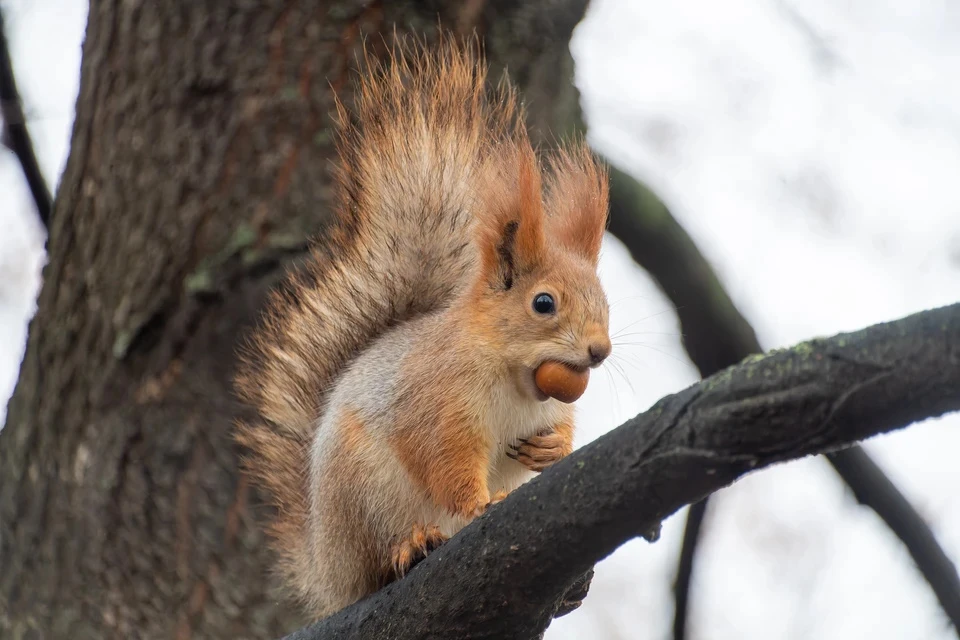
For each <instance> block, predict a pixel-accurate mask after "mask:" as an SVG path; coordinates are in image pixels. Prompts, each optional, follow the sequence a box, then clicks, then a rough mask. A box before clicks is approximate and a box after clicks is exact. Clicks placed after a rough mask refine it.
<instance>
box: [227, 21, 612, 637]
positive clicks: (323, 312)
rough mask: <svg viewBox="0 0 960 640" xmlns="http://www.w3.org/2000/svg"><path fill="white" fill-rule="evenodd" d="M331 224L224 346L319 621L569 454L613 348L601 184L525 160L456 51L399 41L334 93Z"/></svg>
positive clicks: (579, 147) (544, 161) (254, 459)
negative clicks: (240, 335) (231, 348)
mask: <svg viewBox="0 0 960 640" xmlns="http://www.w3.org/2000/svg"><path fill="white" fill-rule="evenodd" d="M337 115H338V117H337V128H336V133H337V151H338V154H339V165H338V168H337V174H336V175H337V184H338V200H337V203H336V208H335V216H334V222H333V223H332V226H331V228H330V229H329V230H328V232H327V233H326V234H324V236H323V237H322V238H321V239H320V240H318V241H317V244H316V246H315V247H314V248H313V250H312V253H311V257H310V259H309V260H308V262H307V264H306V266H305V268H303V269H301V270H300V271H298V272H295V273H292V274H290V275H289V276H288V277H287V280H286V282H285V283H284V285H283V286H281V287H279V288H278V289H277V290H276V291H275V292H273V293H272V296H271V298H270V300H269V303H268V305H267V309H266V312H265V314H264V316H263V318H262V320H261V322H260V323H259V325H258V327H257V328H256V329H255V330H254V332H253V333H252V335H251V336H250V339H249V340H248V341H247V342H246V344H245V345H244V347H243V349H242V351H241V358H240V370H239V373H238V374H237V377H236V387H237V390H238V393H239V395H240V397H241V399H242V400H243V401H244V402H246V403H247V404H249V405H252V406H253V407H255V408H256V409H257V411H258V414H259V416H258V419H257V420H255V421H248V422H244V423H241V424H239V425H238V431H237V439H238V441H239V443H240V444H241V445H243V446H244V447H245V448H246V449H247V453H246V455H245V460H244V469H245V471H246V472H247V473H249V474H250V476H251V477H252V478H253V479H254V480H255V481H257V482H259V483H261V484H262V485H263V486H264V487H265V488H266V489H267V490H268V493H269V494H270V495H271V497H272V500H273V502H274V504H275V506H276V517H275V519H274V521H273V522H272V524H271V527H270V533H271V534H272V539H273V542H274V546H275V548H276V551H277V552H278V555H279V562H278V570H279V572H280V574H281V577H282V579H283V581H284V582H285V584H286V585H287V587H289V591H290V592H291V595H292V596H293V597H294V598H296V599H297V600H299V601H300V603H301V604H302V605H303V606H304V608H305V609H306V611H307V612H308V613H310V614H311V615H312V616H314V617H315V618H322V617H325V616H327V615H329V614H332V613H334V612H336V611H337V610H339V609H341V608H343V607H345V606H347V605H349V604H351V603H353V602H355V601H357V600H359V599H361V598H363V597H364V596H366V595H368V594H370V593H372V592H374V591H376V590H378V589H379V588H381V587H382V586H384V585H385V584H387V583H389V582H391V581H392V580H396V579H398V578H400V577H402V576H403V575H404V574H405V573H406V572H407V571H408V570H409V569H410V568H411V567H412V566H413V565H414V564H415V563H416V562H418V561H419V560H421V559H423V558H424V557H425V556H426V554H428V553H429V552H430V551H432V550H433V549H435V548H436V547H438V546H439V545H440V544H442V543H443V542H444V541H445V540H446V539H448V538H449V537H450V536H453V535H454V534H456V533H457V531H459V530H460V529H461V528H462V527H464V526H465V525H466V524H468V523H469V522H470V521H471V520H472V519H474V518H475V517H477V516H478V515H480V514H482V513H483V512H484V511H485V509H486V508H487V507H488V506H489V505H490V504H492V503H494V502H496V501H498V500H500V499H502V498H503V497H505V496H506V495H507V494H508V493H509V492H511V491H513V490H514V489H516V488H517V487H518V486H520V485H521V484H522V483H524V482H525V481H527V480H528V479H529V478H531V477H532V476H533V474H534V473H537V472H540V471H542V470H544V469H545V468H547V467H548V466H549V465H551V464H552V463H554V462H556V461H557V460H559V459H561V458H563V457H564V456H566V455H568V454H569V453H570V452H571V451H572V449H573V434H574V408H573V405H572V404H571V403H572V402H573V401H574V400H575V399H576V398H577V397H579V396H580V394H582V393H583V390H584V387H585V386H586V381H587V376H588V373H589V371H590V369H592V368H595V367H597V366H599V365H600V364H601V363H602V362H603V361H604V360H605V359H606V358H607V356H609V354H610V351H611V343H610V337H609V322H608V315H609V307H608V303H607V298H606V295H605V293H604V290H603V288H602V286H601V283H600V280H599V278H598V276H597V263H598V260H599V252H600V245H601V240H602V237H603V233H604V230H605V227H606V221H607V208H608V178H607V172H606V169H605V168H603V167H602V165H601V164H600V163H599V162H597V161H596V160H595V159H594V157H593V155H592V154H591V153H590V151H589V150H588V148H587V146H586V144H585V143H584V142H583V141H576V142H571V143H567V144H565V145H562V146H561V147H560V148H559V149H557V150H555V151H553V152H551V153H550V154H548V155H547V156H546V157H542V158H541V157H539V156H538V154H537V153H536V152H535V151H534V148H533V146H532V144H531V142H530V139H529V136H528V134H527V131H526V129H525V126H524V123H523V112H522V108H521V105H520V103H519V100H518V98H517V94H516V92H515V90H514V88H513V87H512V86H511V85H510V83H509V82H508V81H506V80H504V81H502V82H500V83H499V84H498V85H496V86H492V85H491V86H488V83H487V67H486V64H485V62H484V61H483V59H482V57H481V56H480V55H478V54H476V53H475V51H474V49H473V48H472V47H470V46H466V45H462V44H458V43H456V42H454V41H453V40H452V39H444V40H442V41H441V42H440V44H439V45H435V46H433V47H428V46H426V45H411V44H406V45H402V46H400V47H399V48H398V49H396V50H395V51H394V52H393V55H392V56H391V57H390V58H389V59H388V60H387V61H386V62H375V61H374V62H370V63H369V65H368V68H367V69H366V71H365V72H364V73H363V74H362V77H361V79H360V81H359V83H358V87H357V89H356V93H355V104H354V106H353V109H351V110H348V109H347V108H346V107H344V106H343V105H342V104H341V103H340V102H339V101H338V102H337Z"/></svg>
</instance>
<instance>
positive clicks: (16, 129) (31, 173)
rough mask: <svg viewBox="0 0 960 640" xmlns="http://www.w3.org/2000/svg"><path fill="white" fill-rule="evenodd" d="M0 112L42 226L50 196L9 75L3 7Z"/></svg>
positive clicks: (46, 219)
mask: <svg viewBox="0 0 960 640" xmlns="http://www.w3.org/2000/svg"><path fill="white" fill-rule="evenodd" d="M0 115H2V116H3V127H4V140H5V142H6V143H7V144H8V145H9V147H10V149H11V150H12V151H13V153H14V154H15V155H16V156H17V160H19V161H20V167H21V168H22V169H23V175H24V177H25V178H26V179H27V185H28V186H29V187H30V193H31V194H33V201H34V202H35V203H36V205H37V214H38V215H39V216H40V221H41V222H42V223H43V226H44V227H46V228H49V227H50V211H51V208H52V207H53V199H52V198H51V196H50V189H49V188H48V187H47V183H46V181H45V180H44V179H43V173H42V172H41V171H40V164H39V163H38V162H37V156H36V154H35V153H34V151H33V142H31V140H30V132H29V131H28V130H27V123H26V120H25V119H24V117H23V108H22V107H21V105H20V94H19V93H18V92H17V83H16V81H15V79H14V75H13V63H12V62H11V61H10V48H9V47H8V46H7V37H6V33H5V30H4V23H3V11H2V10H0Z"/></svg>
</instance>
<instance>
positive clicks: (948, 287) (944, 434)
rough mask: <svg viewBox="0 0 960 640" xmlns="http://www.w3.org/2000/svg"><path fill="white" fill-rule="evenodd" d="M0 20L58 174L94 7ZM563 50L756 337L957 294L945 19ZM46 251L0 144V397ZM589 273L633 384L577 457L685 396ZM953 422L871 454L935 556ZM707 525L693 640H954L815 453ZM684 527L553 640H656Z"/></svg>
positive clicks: (653, 338)
mask: <svg viewBox="0 0 960 640" xmlns="http://www.w3.org/2000/svg"><path fill="white" fill-rule="evenodd" d="M0 8H3V9H4V10H5V12H6V13H5V17H6V19H7V28H8V37H9V38H10V40H11V46H12V55H13V57H14V66H15V71H16V73H17V80H18V83H19V85H20V89H21V92H22V93H23V95H24V98H25V102H26V111H27V114H28V117H29V118H30V120H31V134H32V135H33V138H34V142H35V144H36V146H37V151H38V154H39V156H40V161H41V164H42V166H43V168H44V171H45V173H46V175H47V178H48V180H49V181H51V182H52V181H53V180H54V179H55V177H57V176H59V172H60V170H61V168H62V165H63V162H64V160H65V157H66V153H67V150H68V143H69V134H70V127H71V124H72V117H73V107H74V100H75V96H76V91H77V82H78V72H79V61H80V45H81V41H82V37H83V29H84V24H85V19H86V3H85V2H81V1H80V0H5V1H3V0H0ZM573 49H574V54H575V56H576V59H577V62H578V70H577V82H578V84H579V85H580V87H581V89H582V91H583V99H584V104H585V108H586V113H587V118H588V122H589V124H590V127H591V134H590V135H591V138H592V141H593V142H594V143H595V145H596V146H597V148H599V149H600V150H602V151H603V152H605V153H606V154H607V155H608V156H609V157H610V158H611V159H612V160H613V161H615V162H617V163H618V164H619V165H620V166H621V167H623V168H624V169H626V170H628V171H631V172H632V173H634V174H635V175H637V176H639V177H641V178H643V179H645V180H647V181H648V182H649V183H650V184H652V185H653V186H654V188H655V189H656V190H657V191H658V192H659V193H660V194H661V195H662V197H664V198H665V200H666V201H667V202H668V204H669V205H670V206H671V207H672V209H673V210H674V212H675V214H676V215H677V216H678V217H679V218H680V220H681V221H682V223H683V224H684V225H685V226H686V227H687V229H688V231H689V232H690V233H691V234H692V235H693V236H694V239H695V240H696V241H697V242H698V243H699V244H700V246H701V248H702V250H703V251H704V252H705V253H706V254H707V256H708V257H709V258H710V259H711V261H712V262H713V263H714V265H715V267H716V268H717V270H718V272H719V273H720V275H721V278H722V279H723V280H724V282H725V284H726V285H727V287H728V290H729V291H730V293H731V295H732V296H733V297H734V299H735V300H736V302H737V304H738V305H739V306H740V307H741V309H742V311H743V312H744V313H745V314H746V315H747V316H748V318H749V320H750V321H751V322H752V323H753V324H754V327H755V328H756V330H757V332H758V334H759V336H760V339H761V341H762V342H763V344H764V346H765V347H776V346H787V345H789V344H792V343H795V342H797V341H800V340H805V339H807V338H810V337H813V336H817V335H830V334H833V333H836V332H839V331H847V330H854V329H857V328H860V327H862V326H864V325H867V324H872V323H875V322H880V321H884V320H891V319H894V318H897V317H901V316H903V315H906V314H909V313H912V312H915V311H919V310H922V309H925V308H929V307H933V306H939V305H943V304H948V303H951V302H954V301H956V300H958V299H960V197H958V195H957V187H956V184H955V180H957V176H958V175H960V82H958V81H957V78H958V69H960V8H958V7H957V5H955V4H953V3H950V2H948V1H947V0H940V1H938V0H888V1H887V2H883V3H877V2H873V1H872V0H846V1H844V2H837V1H836V0H805V1H804V2H800V1H799V0H729V1H728V2H724V3H712V2H696V1H693V0H688V1H687V2H677V3H652V2H639V1H637V0H634V1H632V2H631V1H630V0H593V4H592V7H591V10H590V12H589V14H588V16H587V19H586V20H585V21H584V23H583V24H582V25H581V26H580V27H579V29H578V31H577V34H576V37H575V40H574V43H573ZM42 238H43V236H42V231H41V230H40V229H39V226H38V224H37V223H36V218H35V213H34V211H33V208H32V205H31V201H30V199H29V194H28V192H27V190H26V186H25V185H24V184H23V180H22V178H21V174H20V172H19V167H18V166H17V165H16V164H15V159H14V158H13V156H12V155H11V154H9V153H6V152H2V151H0V336H2V337H0V396H2V397H3V398H4V400H5V399H6V398H7V397H9V394H10V393H11V392H12V390H13V385H14V382H15V379H16V375H17V369H18V363H19V360H20V358H21V355H22V349H23V341H24V338H25V330H26V321H27V318H28V316H29V315H30V314H31V313H32V312H33V300H34V296H35V293H36V287H37V286H38V284H39V277H38V276H39V268H40V266H41V264H42V242H43V239H42ZM601 269H602V275H603V278H604V281H605V283H606V284H607V286H608V291H609V297H610V299H611V301H612V302H613V325H614V327H613V330H614V331H615V332H616V331H618V330H623V331H624V332H625V333H626V334H628V335H626V336H625V337H624V338H623V341H624V342H627V343H629V344H623V343H622V342H620V343H619V344H618V346H616V347H615V353H617V354H618V362H619V364H620V366H621V367H623V369H624V370H625V371H626V373H627V375H628V376H629V378H630V385H627V384H625V383H624V380H623V378H622V377H620V376H619V375H618V374H617V373H616V372H615V371H614V370H613V369H612V368H611V369H610V374H611V375H609V376H608V375H606V374H602V373H601V374H600V375H595V376H594V382H593V383H592V384H591V387H590V389H589V390H588V392H587V394H586V396H585V397H584V399H583V400H582V401H581V403H580V404H581V407H582V409H581V415H582V418H581V425H582V426H581V430H580V433H579V435H578V445H579V444H582V443H584V442H588V441H589V440H592V439H593V438H595V437H597V436H598V435H600V434H601V433H603V432H605V431H607V430H609V429H610V428H612V427H614V426H616V425H617V424H619V423H620V422H622V421H623V420H624V419H626V418H628V417H630V416H632V415H633V414H635V413H636V412H638V411H641V410H643V409H645V408H647V407H649V406H650V405H651V404H652V403H653V402H655V401H656V400H657V399H658V398H659V397H660V396H662V395H664V394H667V393H671V392H674V391H677V390H679V389H681V388H682V387H685V386H686V385H688V384H690V383H691V382H693V381H695V380H696V372H695V370H694V369H693V368H692V367H691V366H690V364H689V362H688V361H687V359H686V357H685V355H684V352H683V349H682V347H681V346H680V343H679V336H678V333H677V332H678V327H677V324H676V319H675V317H674V315H673V313H672V312H671V310H670V304H669V302H668V301H667V300H665V299H664V298H663V296H662V295H661V294H660V293H659V292H658V291H657V290H656V288H655V287H654V286H653V285H652V283H651V282H650V280H649V278H648V277H647V276H646V275H645V274H644V273H643V272H642V271H640V270H639V269H638V268H636V267H635V266H634V265H633V264H632V262H631V261H630V259H629V257H628V255H627V254H626V252H625V250H624V249H623V248H622V247H621V246H620V244H619V243H618V242H617V241H615V240H613V239H609V238H608V242H607V244H606V248H605V255H604V257H603V260H602V264H601ZM625 327H628V328H625ZM618 342H619V341H618ZM614 380H616V384H614ZM4 415H5V413H4V412H3V411H0V416H4ZM2 419H3V418H2V417H0V420H2ZM958 425H960V417H958V416H950V417H948V418H945V419H942V420H937V421H930V422H927V423H924V424H920V425H915V426H913V427H910V428H909V429H907V430H905V431H902V432H899V433H896V434H893V435H889V436H884V437H881V438H877V439H874V440H872V441H870V442H869V443H868V444H867V449H868V451H870V452H871V453H872V454H874V456H875V457H876V458H877V460H878V461H879V462H880V463H881V464H882V465H883V466H884V468H885V470H886V471H887V472H888V473H889V474H890V475H891V476H892V477H893V479H894V480H895V481H896V482H897V484H898V485H899V486H900V488H901V489H902V490H903V491H904V492H905V493H906V494H907V495H908V497H909V498H910V499H911V500H912V501H913V502H914V504H915V505H916V506H917V507H918V508H919V509H920V511H921V513H922V514H923V515H924V517H926V518H927V519H928V521H929V522H930V523H931V525H932V526H933V528H934V530H935V531H936V533H937V535H938V537H939V539H940V541H941V543H942V544H943V545H944V546H945V547H946V549H947V552H948V553H949V554H950V555H951V557H953V558H960V491H958V488H960V465H958V463H957V457H958V452H960V430H958V429H957V427H958ZM708 518H709V520H708V522H707V523H706V527H705V537H704V543H703V546H702V547H701V553H700V555H699V557H698V560H699V564H698V567H697V573H696V576H695V584H694V589H693V593H692V607H693V611H692V625H693V632H694V633H693V636H694V637H695V638H700V639H703V640H707V639H709V640H725V639H728V638H729V639H731V640H732V639H734V638H736V639H757V640H760V639H767V638H791V639H800V638H823V639H825V640H826V639H837V640H840V639H844V640H847V639H858V638H878V639H882V640H894V639H896V640H901V639H911V640H912V639H916V640H921V639H923V640H927V639H932V640H938V639H944V640H945V639H946V638H953V637H955V636H954V635H952V633H951V632H950V631H949V628H948V627H947V625H946V623H945V621H944V620H943V618H942V616H941V614H940V611H939V609H938V607H937V603H936V601H935V600H934V598H933V596H932V594H931V593H930V591H929V589H928V588H927V586H926V583H924V582H923V581H922V578H920V577H919V575H918V573H917V571H916V570H915V568H914V567H913V565H912V562H911V560H910V558H909V556H907V555H906V553H905V552H904V551H903V550H902V548H901V546H900V544H899V542H898V541H897V540H896V539H895V538H893V536H892V534H890V533H889V532H888V531H887V530H886V528H885V527H884V526H883V524H882V523H880V522H879V520H878V519H877V518H876V516H874V515H873V513H872V512H870V511H868V510H865V509H862V508H859V507H857V506H856V505H855V504H854V502H853V500H852V498H851V497H850V495H849V493H847V492H845V491H844V488H843V486H842V484H841V483H840V482H839V481H838V480H837V478H836V476H835V475H834V473H833V471H832V470H831V469H830V467H829V466H828V465H827V464H826V462H824V461H823V460H819V459H811V460H804V461H801V462H797V463H792V464H787V465H781V466H779V467H777V468H774V469H771V470H767V471H762V472H759V473H756V474H753V475H751V476H750V477H748V478H746V479H745V480H743V481H741V482H740V483H738V484H736V485H735V486H734V487H732V488H730V489H727V490H724V491H721V492H720V493H718V494H717V495H716V498H715V500H714V501H713V502H712V508H711V512H710V514H709V516H708ZM682 528H683V518H682V514H681V517H679V518H676V517H675V518H671V519H670V520H668V521H667V522H666V523H665V526H664V532H663V536H662V538H661V540H660V541H659V542H657V543H656V544H653V545H651V544H648V543H646V542H644V541H642V540H638V541H635V542H632V543H630V544H628V545H626V546H624V547H623V548H622V549H620V550H619V551H618V552H616V553H615V554H614V555H613V556H612V557H611V558H609V559H607V560H606V561H604V562H603V563H601V564H600V565H599V566H598V568H597V577H596V579H595V581H594V584H593V587H592V590H591V595H590V597H588V599H587V601H586V603H585V604H584V606H583V607H582V608H581V609H580V610H579V611H577V612H576V613H574V614H572V615H570V616H567V617H566V618H563V619H561V620H559V621H556V622H555V623H554V624H553V626H552V627H551V628H550V630H549V631H548V633H547V638H548V639H549V640H564V639H574V638H610V639H614V638H631V639H633V638H636V639H638V640H645V639H648V638H649V639H663V638H666V637H667V635H668V630H669V627H670V623H671V617H672V599H671V590H670V589H671V584H672V579H673V573H674V570H675V564H676V555H677V552H678V549H679V542H680V534H681V532H682Z"/></svg>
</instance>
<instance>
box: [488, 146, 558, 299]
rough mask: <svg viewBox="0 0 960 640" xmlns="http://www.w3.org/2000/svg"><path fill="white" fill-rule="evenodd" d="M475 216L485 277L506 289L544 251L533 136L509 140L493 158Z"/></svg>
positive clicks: (533, 264)
mask: <svg viewBox="0 0 960 640" xmlns="http://www.w3.org/2000/svg"><path fill="white" fill-rule="evenodd" d="M486 175H487V179H486V180H484V181H483V188H484V193H481V194H479V197H480V200H481V202H482V205H481V206H480V207H479V209H478V211H479V213H478V217H477V229H478V240H479V245H480V254H481V260H482V266H483V275H484V278H485V279H486V280H487V281H488V282H489V283H490V286H491V287H494V288H497V289H503V290H507V289H510V288H511V287H512V286H513V281H514V279H515V278H516V277H517V276H520V275H523V274H524V273H528V272H530V271H531V270H532V269H535V268H536V267H537V265H539V264H540V261H541V259H542V257H543V251H544V233H543V201H542V192H541V182H540V166H539V163H538V161H537V156H536V154H535V152H534V151H533V148H532V147H531V146H530V144H529V142H524V143H522V144H521V143H517V144H515V145H505V146H504V147H503V148H501V149H498V153H496V154H494V155H493V156H492V157H491V158H490V159H489V164H488V169H487V173H486Z"/></svg>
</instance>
